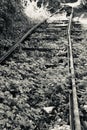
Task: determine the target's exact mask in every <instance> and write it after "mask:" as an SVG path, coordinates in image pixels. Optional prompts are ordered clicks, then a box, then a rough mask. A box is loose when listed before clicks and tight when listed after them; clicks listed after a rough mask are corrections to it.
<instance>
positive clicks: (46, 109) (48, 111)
mask: <svg viewBox="0 0 87 130" xmlns="http://www.w3.org/2000/svg"><path fill="white" fill-rule="evenodd" d="M53 109H54V106H50V107H44V108H43V110H44V111H46V112H47V113H51V112H52V110H53Z"/></svg>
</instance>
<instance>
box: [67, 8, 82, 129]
mask: <svg viewBox="0 0 87 130" xmlns="http://www.w3.org/2000/svg"><path fill="white" fill-rule="evenodd" d="M73 12H74V10H73V8H72V12H71V15H70V20H69V26H68V44H69V58H70V59H69V60H70V61H69V67H70V69H69V70H70V74H71V82H72V101H71V102H72V103H71V104H73V105H70V106H71V109H72V106H73V115H72V113H71V112H70V113H71V117H70V121H71V122H70V124H71V129H72V130H81V124H80V117H79V109H78V101H77V92H76V83H75V72H74V62H73V52H72V42H71V23H72V18H73ZM70 100H71V95H70ZM71 111H72V110H71ZM72 116H73V117H72ZM72 119H73V121H72ZM73 123H74V124H73Z"/></svg>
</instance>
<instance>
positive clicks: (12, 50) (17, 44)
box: [0, 7, 63, 64]
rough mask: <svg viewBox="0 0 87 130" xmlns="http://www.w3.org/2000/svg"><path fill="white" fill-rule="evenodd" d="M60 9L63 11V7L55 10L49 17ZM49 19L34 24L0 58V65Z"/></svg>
mask: <svg viewBox="0 0 87 130" xmlns="http://www.w3.org/2000/svg"><path fill="white" fill-rule="evenodd" d="M51 9H52V8H51ZM51 9H49V10H51ZM62 9H63V7H62V8H60V9H59V10H57V11H56V12H54V13H53V14H51V15H50V17H52V16H53V15H55V14H56V13H59V12H60V11H61V10H62ZM50 17H48V18H46V19H45V20H43V21H41V22H40V23H38V24H36V25H35V26H34V27H32V28H31V29H30V30H29V31H28V32H27V33H25V34H24V36H23V37H22V38H21V39H20V40H19V41H18V42H17V43H16V44H14V45H13V46H12V47H11V48H10V49H9V50H8V51H7V52H6V53H5V54H4V55H3V56H2V57H1V58H0V64H1V63H2V62H4V61H5V60H6V58H8V56H9V55H10V54H12V53H13V52H14V51H15V49H16V48H17V47H19V46H20V44H21V43H22V42H23V41H24V40H25V39H26V38H27V37H28V36H30V35H31V34H32V33H33V32H34V31H35V30H36V29H37V28H38V27H39V26H40V25H41V24H43V23H44V22H46V21H47V20H48V19H49V18H50Z"/></svg>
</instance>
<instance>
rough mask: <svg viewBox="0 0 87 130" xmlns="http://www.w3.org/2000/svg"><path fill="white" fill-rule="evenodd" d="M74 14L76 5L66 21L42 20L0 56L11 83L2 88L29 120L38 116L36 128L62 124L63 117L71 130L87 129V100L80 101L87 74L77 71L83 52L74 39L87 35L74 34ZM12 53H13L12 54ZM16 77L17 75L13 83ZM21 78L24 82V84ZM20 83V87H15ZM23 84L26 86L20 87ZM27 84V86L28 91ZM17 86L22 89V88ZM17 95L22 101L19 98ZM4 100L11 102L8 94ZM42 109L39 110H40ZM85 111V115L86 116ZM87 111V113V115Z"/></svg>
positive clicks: (4, 75)
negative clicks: (81, 52) (18, 48)
mask: <svg viewBox="0 0 87 130" xmlns="http://www.w3.org/2000/svg"><path fill="white" fill-rule="evenodd" d="M56 13H57V12H56ZM53 15H54V14H53ZM53 15H52V16H53ZM72 18H73V9H72V13H71V15H70V19H69V21H67V22H66V21H63V24H61V23H58V22H52V23H47V22H46V21H47V19H46V20H44V21H42V22H40V23H39V24H37V25H35V26H34V27H33V28H32V29H31V30H29V31H28V32H27V33H26V34H25V35H24V36H23V37H22V38H21V39H20V40H19V41H18V42H17V43H16V44H15V45H13V47H12V48H11V49H10V50H8V51H7V52H6V53H5V55H3V56H2V57H1V58H0V64H2V63H3V62H4V64H2V65H1V68H2V71H1V76H2V77H4V80H5V82H6V83H7V82H8V79H9V84H8V83H7V84H8V85H6V84H5V85H4V86H5V87H3V84H0V85H1V90H2V91H3V93H5V91H10V95H11V96H12V99H11V100H12V102H13V104H15V105H13V106H16V109H17V110H18V109H19V112H22V114H24V115H25V116H26V117H27V118H28V120H31V122H32V121H33V120H34V122H35V124H34V126H33V125H32V126H33V129H36V130H38V129H39V130H43V129H49V127H47V125H46V124H50V126H51V122H52V120H53V121H54V122H57V124H58V123H59V124H61V123H60V121H59V120H58V119H60V118H61V120H62V118H63V120H64V121H65V122H67V124H69V125H70V126H71V130H85V128H86V125H84V122H85V120H86V115H87V113H86V110H85V109H84V106H86V102H85V101H84V102H83V104H84V105H82V104H80V101H83V100H84V99H85V96H83V95H85V92H84V91H85V89H86V88H84V89H83V88H80V87H81V79H83V78H84V79H85V78H86V76H85V75H86V74H85V75H84V76H81V77H79V74H78V72H77V71H78V69H79V68H80V65H79V64H78V63H77V62H76V60H79V57H80V54H78V53H79V52H78V46H77V44H74V42H75V43H77V41H76V40H78V41H79V40H83V38H82V37H78V38H76V37H75V34H73V33H77V34H78V28H76V27H75V25H73V26H72ZM72 27H73V28H74V29H73V30H74V31H73V30H72ZM67 32H68V33H67ZM67 34H68V37H67ZM78 35H81V34H78ZM72 41H73V44H72ZM21 43H23V44H21ZM79 44H81V43H79ZM19 46H21V51H20V53H19V52H18V50H17V51H16V52H15V49H16V48H17V47H19ZM84 46H85V45H84ZM75 49H76V50H77V53H76V52H75ZM79 50H80V49H79ZM81 51H82V50H81ZM13 52H14V54H12V53H13ZM11 54H12V56H10V55H11ZM9 56H10V57H9ZM7 58H8V59H7ZM76 58H77V59H76ZM81 60H83V59H81ZM79 62H80V61H79ZM84 64H86V63H84ZM4 65H5V66H4ZM3 66H4V67H5V68H6V69H7V68H9V70H8V71H6V70H5V71H4V72H3V70H4V68H3ZM84 67H86V65H84ZM12 69H13V70H12ZM22 69H23V70H22ZM10 71H11V72H10ZM13 71H16V73H15V74H14V72H13ZM8 73H9V74H8ZM80 75H81V74H80ZM5 77H6V78H5ZM12 77H13V78H15V79H14V83H13V85H12V82H13V81H12ZM40 77H41V79H40ZM10 78H11V79H10ZM80 78H81V79H80ZM68 79H69V81H68ZM16 80H17V83H16ZM19 81H20V82H19ZM21 82H23V84H22V83H21ZM29 82H30V83H29ZM84 82H85V80H84ZM31 84H33V85H31ZM83 84H84V83H83ZM16 85H17V86H18V88H16V87H15V86H16ZM21 85H22V88H20V86H21ZM23 85H24V86H25V87H27V89H26V91H25V90H24V87H23ZM12 86H13V87H12ZM31 86H32V88H31ZM78 86H79V87H78ZM83 86H84V85H83ZM28 87H29V88H28ZM79 88H80V89H79ZM17 89H20V91H19V90H17ZM81 91H83V93H81ZM22 94H23V96H24V97H23V96H22ZM26 96H27V97H26ZM33 96H35V97H33ZM64 96H65V97H64ZM17 97H18V99H19V101H17V100H16V98H17ZM21 98H23V101H21ZM86 98H87V96H86ZM7 99H8V98H7ZM8 100H10V99H8ZM3 102H4V104H6V103H7V102H6V96H5V101H4V99H3V100H2V103H3ZM10 102H11V101H10ZM20 102H22V104H24V106H26V104H27V107H25V108H26V109H27V108H28V111H29V109H30V107H32V108H33V111H34V112H35V114H36V115H37V114H39V116H40V118H39V117H38V116H37V117H33V116H34V115H32V114H30V113H29V112H28V113H27V112H26V110H25V109H24V110H23V109H22V108H21V105H20ZM7 104H8V103H7ZM67 104H69V105H67ZM66 105H67V106H66ZM13 106H12V107H13ZM49 106H53V110H52V111H51V113H49V112H46V110H45V109H44V107H46V108H48V107H49ZM66 107H67V108H66ZM12 109H13V108H12ZM38 109H39V112H37V111H38ZM15 111H16V110H15ZM67 112H68V113H67ZM58 113H59V114H58ZM81 113H82V115H83V116H82V117H81ZM84 113H85V114H86V115H84ZM46 116H47V117H46ZM81 118H85V119H81ZM15 119H16V118H15ZM61 122H62V121H61ZM28 123H29V122H28ZM30 124H31V123H30ZM48 126H49V125H48ZM21 127H22V126H21ZM28 127H29V126H27V127H26V128H27V129H28ZM56 127H57V126H56ZM23 128H24V126H23ZM54 128H55V123H54ZM50 129H51V128H50Z"/></svg>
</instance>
